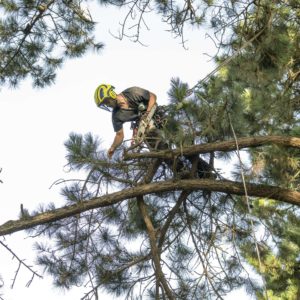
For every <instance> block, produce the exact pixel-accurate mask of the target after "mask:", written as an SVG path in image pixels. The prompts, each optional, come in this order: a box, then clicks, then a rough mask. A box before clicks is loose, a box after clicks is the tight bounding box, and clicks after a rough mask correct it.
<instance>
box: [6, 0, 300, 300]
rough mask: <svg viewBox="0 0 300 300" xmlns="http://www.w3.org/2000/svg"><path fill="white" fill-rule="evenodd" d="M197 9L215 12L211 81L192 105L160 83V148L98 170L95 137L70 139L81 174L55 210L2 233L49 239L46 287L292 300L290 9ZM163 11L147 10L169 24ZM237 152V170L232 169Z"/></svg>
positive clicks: (293, 11)
mask: <svg viewBox="0 0 300 300" xmlns="http://www.w3.org/2000/svg"><path fill="white" fill-rule="evenodd" d="M203 2H205V3H206V4H207V5H208V6H206V8H211V11H210V12H211V13H213V12H214V11H215V9H216V7H217V8H219V11H218V13H217V14H215V15H214V16H213V17H212V18H211V20H210V21H211V25H212V27H213V28H214V29H215V30H216V33H219V34H220V35H219V38H220V44H219V46H220V51H221V52H220V55H219V56H218V57H217V58H216V64H217V66H219V72H218V73H216V74H214V76H211V77H210V78H209V79H208V80H205V81H201V82H199V84H197V86H195V87H194V89H193V91H194V93H193V94H192V95H191V96H189V97H187V94H188V91H189V89H190V87H189V86H188V84H186V83H184V82H182V81H181V80H180V79H173V80H172V81H171V86H170V91H169V98H170V99H169V100H170V105H169V106H168V110H167V116H168V122H167V124H166V126H165V127H164V129H163V130H161V132H160V134H161V138H162V139H163V141H164V143H166V144H167V145H168V149H163V150H161V151H150V152H149V151H142V152H140V153H130V152H128V153H126V152H125V153H122V152H121V151H120V153H119V155H118V156H117V158H116V159H115V160H113V161H109V160H108V159H107V157H106V155H105V149H102V147H101V144H100V143H99V141H98V139H97V138H96V137H94V136H93V135H92V134H86V135H78V134H76V133H72V134H70V137H69V140H68V141H67V142H66V148H67V160H68V163H69V166H70V168H71V169H72V170H74V171H80V172H82V171H84V172H85V174H86V177H85V178H84V179H83V180H82V179H79V180H78V181H74V183H73V184H72V185H67V184H66V186H65V187H64V188H63V191H62V193H63V195H64V197H65V198H66V207H63V208H55V207H54V205H53V204H51V205H50V206H49V207H48V208H43V209H40V210H39V211H37V212H35V213H31V215H29V216H27V217H26V219H25V220H20V221H16V222H15V223H14V222H12V223H8V224H4V225H3V226H1V227H0V233H1V234H7V233H11V232H14V231H16V230H21V229H26V228H30V227H34V229H31V230H34V232H35V234H47V235H48V236H49V237H50V238H51V240H50V241H51V242H50V244H44V243H41V242H39V243H37V244H36V248H37V251H38V263H39V264H40V265H42V266H44V267H45V268H46V270H47V272H48V273H50V274H51V275H52V276H53V279H54V283H55V285H56V286H58V287H64V288H71V287H72V286H73V285H81V284H86V283H89V286H90V291H89V292H88V293H87V294H86V295H85V297H84V298H85V299H92V298H93V297H94V299H97V297H98V296H97V295H98V290H101V289H104V290H106V291H107V292H109V293H111V294H114V295H116V296H121V297H122V299H136V298H138V297H139V296H141V297H142V298H143V299H144V298H149V299H210V298H219V299H222V297H223V296H224V295H226V294H228V293H229V292H230V291H232V290H234V289H235V288H238V287H245V288H246V289H247V291H248V292H249V293H253V294H255V295H256V297H257V298H258V299H265V297H266V293H267V295H268V298H269V299H289V300H291V299H297V298H299V293H300V292H299V247H300V244H299V233H298V232H299V205H300V203H299V202H300V196H299V195H300V194H299V109H300V105H299V74H300V73H299V59H300V58H299V53H300V51H299V34H298V32H299V25H300V24H299V14H300V12H299V9H300V8H299V5H298V4H297V2H296V1H263V0H261V1H253V2H249V3H247V5H244V6H242V4H241V3H240V2H238V1H230V3H229V4H228V3H227V4H226V5H225V4H224V3H223V4H224V7H223V8H224V9H223V10H222V9H221V8H222V7H221V6H218V4H220V3H219V2H218V1H203ZM168 4H169V3H168V1H167V2H165V3H161V2H159V3H158V5H159V10H160V11H164V12H165V13H166V16H167V15H168V13H172V11H171V9H170V7H169V6H168ZM203 5H204V3H203ZM190 9H191V7H189V8H188V10H187V11H188V12H189V11H190ZM178 11H180V10H179V9H178V10H175V12H178ZM172 16H176V17H177V18H175V19H174V20H175V21H174V22H175V23H173V24H177V23H178V24H184V22H185V21H184V20H186V19H184V17H183V18H182V14H180V13H174V11H173V14H172ZM193 17H195V16H193ZM176 20H177V21H176ZM176 22H177V23H176ZM225 25H228V26H227V27H226V30H227V31H226V34H224V31H222V30H223V29H224V30H225V27H224V26H225ZM229 25H230V26H229ZM176 28H179V27H176ZM253 37H255V38H254V39H253V40H252V38H253ZM249 41H251V43H249V44H248V46H247V47H245V48H243V49H242V50H241V51H238V49H240V48H241V47H243V45H244V44H245V43H248V42H249ZM234 53H237V54H238V55H234ZM228 57H231V58H232V59H231V60H230V62H229V61H227V60H226V59H227V58H228ZM225 62H227V63H225ZM236 144H237V145H238V146H239V148H240V150H242V149H243V164H241V163H239V162H238V164H237V165H234V164H233V162H234V161H235V158H236V156H235V154H234V153H233V152H234V151H236V146H237V145H236ZM150 150H151V149H150ZM200 153H201V156H200V155H199V154H200ZM216 161H222V162H223V163H224V164H225V165H226V166H227V165H230V166H231V167H232V168H233V176H235V178H234V179H232V178H230V179H232V180H229V178H224V174H223V173H222V171H223V170H216V167H215V162H216ZM205 162H206V164H205ZM178 166H179V167H178ZM241 171H242V173H241ZM241 174H242V175H243V176H241ZM242 177H243V178H244V179H245V180H246V182H247V183H246V190H247V195H246V190H245V187H244V185H243V184H242V179H243V178H242ZM45 223H46V224H45ZM37 225H39V226H37ZM258 233H259V234H258ZM250 270H251V271H252V272H256V274H257V275H259V276H261V278H262V279H263V280H264V284H263V285H261V284H260V282H256V281H255V280H254V278H253V276H252V274H251V272H250Z"/></svg>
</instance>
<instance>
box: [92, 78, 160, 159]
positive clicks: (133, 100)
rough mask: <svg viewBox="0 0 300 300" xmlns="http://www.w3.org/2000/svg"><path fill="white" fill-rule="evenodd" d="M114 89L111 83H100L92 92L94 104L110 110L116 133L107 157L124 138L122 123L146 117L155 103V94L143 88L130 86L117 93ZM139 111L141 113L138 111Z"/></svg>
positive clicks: (110, 155)
mask: <svg viewBox="0 0 300 300" xmlns="http://www.w3.org/2000/svg"><path fill="white" fill-rule="evenodd" d="M114 89H115V87H114V86H112V85H109V84H101V85H99V86H98V87H97V88H96V91H95V94H94V99H95V102H96V105H97V106H98V107H100V108H102V109H104V110H107V111H109V112H112V124H113V128H114V131H115V133H116V135H115V138H114V141H113V143H112V145H111V147H110V148H109V150H108V152H107V154H108V157H109V158H111V157H112V155H113V154H114V152H115V150H116V149H117V148H118V147H119V146H120V145H121V144H122V142H123V140H124V131H123V124H124V123H125V122H133V121H138V120H139V119H140V118H147V115H148V114H149V112H150V111H151V109H152V108H153V106H154V105H156V95H155V94H154V93H152V92H150V91H148V90H145V89H143V88H140V87H130V88H127V89H125V90H124V91H122V92H121V93H120V94H117V93H116V92H115V90H114ZM141 111H143V114H141V113H140V112H141ZM133 129H134V128H133Z"/></svg>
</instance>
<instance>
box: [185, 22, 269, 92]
mask: <svg viewBox="0 0 300 300" xmlns="http://www.w3.org/2000/svg"><path fill="white" fill-rule="evenodd" d="M264 30H265V27H264V28H263V29H262V30H260V31H259V32H258V33H257V34H255V35H254V36H253V37H252V38H251V39H250V40H249V41H247V42H245V43H244V44H243V46H242V47H241V48H239V49H238V50H237V51H236V52H235V53H234V54H233V55H232V56H229V57H228V58H227V59H225V60H224V61H223V62H222V63H221V64H219V65H218V66H217V67H216V68H215V69H213V70H212V71H211V72H210V73H208V74H207V75H206V76H205V77H204V78H203V79H201V80H200V81H198V82H197V83H196V84H195V85H194V86H193V87H192V88H190V89H189V90H188V91H187V93H186V95H187V96H190V95H191V94H192V93H193V92H194V91H195V90H196V89H197V88H199V87H200V86H201V85H202V84H203V83H205V82H206V81H208V80H209V79H210V78H211V77H212V76H213V75H214V74H216V73H217V72H218V71H219V70H220V69H221V68H223V67H224V66H226V65H228V64H229V63H230V62H231V61H232V60H233V59H234V58H235V57H237V56H238V54H240V53H241V51H243V50H244V49H246V48H247V47H248V46H249V45H250V44H251V43H252V42H253V41H254V40H255V39H257V38H258V37H259V36H260V35H261V34H262V33H263V31H264Z"/></svg>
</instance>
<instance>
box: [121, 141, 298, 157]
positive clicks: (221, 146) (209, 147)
mask: <svg viewBox="0 0 300 300" xmlns="http://www.w3.org/2000/svg"><path fill="white" fill-rule="evenodd" d="M237 142H238V145H239V149H243V148H254V147H260V146H264V145H269V144H275V145H280V146H284V147H292V148H298V149H300V138H297V137H287V136H257V137H244V138H239V139H238V141H237ZM234 150H236V141H235V140H230V141H224V142H215V143H208V144H200V145H193V146H189V147H183V148H182V149H175V150H169V149H168V150H163V151H157V152H155V151H151V152H142V153H124V160H129V159H137V158H161V159H172V158H174V157H176V156H178V155H185V156H190V155H195V154H203V153H209V152H213V151H220V152H227V151H234Z"/></svg>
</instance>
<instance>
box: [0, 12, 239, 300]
mask: <svg viewBox="0 0 300 300" xmlns="http://www.w3.org/2000/svg"><path fill="white" fill-rule="evenodd" d="M92 14H93V15H94V19H95V20H96V21H98V22H99V24H98V28H97V34H96V35H97V37H99V39H100V40H101V41H103V42H104V43H105V44H106V47H105V48H104V50H103V51H101V53H100V54H96V53H89V54H88V55H85V56H84V57H83V58H80V59H76V60H70V61H68V62H67V63H65V64H64V66H63V68H62V69H61V70H59V72H58V76H57V79H56V83H55V84H54V85H52V86H50V87H47V88H45V89H42V90H36V89H33V88H32V86H31V82H30V80H26V81H25V82H23V83H22V84H21V85H20V86H19V88H18V89H15V90H11V89H9V88H2V89H1V91H0V143H1V144H0V168H2V172H1V173H0V180H2V181H3V184H0V201H1V209H0V223H1V224H2V223H4V222H6V221H7V220H9V219H17V218H18V215H19V212H20V204H21V203H22V204H23V205H24V207H25V208H27V209H29V211H32V210H34V209H35V208H37V207H38V205H39V204H47V203H49V202H51V201H52V202H54V203H55V204H57V206H59V205H60V204H62V203H63V202H62V199H61V196H60V188H61V186H57V185H54V186H52V184H53V183H54V182H55V181H56V180H58V179H61V178H68V177H70V174H68V173H67V170H66V169H65V168H64V165H65V164H66V160H65V154H66V151H65V148H64V145H63V144H64V142H65V141H66V140H67V139H68V135H69V133H70V132H76V133H83V134H84V133H87V132H92V133H93V134H94V135H98V136H99V137H100V138H101V140H102V141H103V145H104V146H105V147H107V148H108V147H109V145H110V144H111V142H112V139H113V136H114V132H113V130H112V127H111V116H110V114H109V113H107V112H105V111H102V110H100V109H98V108H97V107H96V106H95V103H94V100H93V94H94V90H95V88H96V86H97V85H99V84H100V83H110V84H112V85H114V86H115V87H116V91H117V92H121V91H122V90H123V89H125V88H127V87H130V86H140V87H143V88H146V89H149V90H150V91H152V92H153V93H155V94H156V95H157V96H158V102H159V103H160V104H167V103H168V98H167V91H168V89H169V84H170V80H171V78H172V77H180V78H181V80H183V81H184V82H187V83H189V84H190V86H193V85H194V84H196V83H197V81H198V80H200V79H201V78H203V77H205V75H206V74H208V73H209V72H210V71H211V70H212V69H213V64H212V62H210V61H209V57H208V56H207V55H205V53H209V54H211V55H213V54H214V53H215V52H214V51H215V50H214V49H213V44H212V42H211V40H210V39H208V38H205V33H204V32H203V31H196V30H190V31H189V33H188V35H187V38H188V41H187V43H186V46H187V47H188V50H185V49H184V48H183V47H182V46H181V44H180V40H179V39H174V38H172V35H171V34H170V33H169V32H166V31H164V30H162V28H163V26H164V28H165V29H166V26H165V25H162V24H161V23H160V22H159V21H158V18H156V17H154V16H153V15H152V17H151V18H149V20H150V19H151V21H149V23H148V25H149V27H150V29H151V30H150V31H145V32H144V33H143V35H142V41H143V42H144V43H145V44H147V45H148V46H147V47H144V46H141V45H140V44H138V43H132V42H130V41H129V40H126V39H124V40H122V41H120V40H118V39H116V38H114V37H113V36H112V35H111V34H110V33H109V30H110V31H111V32H112V33H116V34H117V32H118V29H119V25H118V23H119V19H120V16H123V17H124V16H125V12H122V11H116V10H112V9H107V8H105V9H104V8H102V9H97V11H95V9H93V11H92ZM126 135H127V138H130V136H131V133H130V132H129V130H126ZM50 186H52V188H51V189H50ZM1 241H3V239H2V238H1ZM4 242H5V243H6V244H8V245H9V247H10V248H12V249H13V250H14V251H15V253H16V254H17V255H19V257H20V258H21V259H25V260H26V262H27V263H28V264H29V265H33V266H34V259H35V253H34V251H33V247H32V242H33V241H32V239H30V238H27V239H26V236H25V234H24V233H16V234H13V235H12V236H8V237H6V238H5V241H4ZM17 267H18V263H17V262H16V260H12V256H11V255H10V254H9V252H8V251H7V250H5V249H4V248H3V247H0V274H1V275H2V277H3V279H4V280H5V286H4V288H3V289H2V290H0V295H1V294H2V297H3V299H5V300H17V299H31V300H40V299H41V296H42V299H43V300H53V299H55V300H60V299H67V300H68V299H72V300H77V299H80V298H81V296H82V295H83V290H82V289H80V290H78V289H72V290H71V291H68V292H66V293H64V292H62V291H59V290H55V289H53V288H52V286H51V279H50V278H48V277H47V276H46V278H45V279H44V280H40V279H38V278H36V279H34V281H33V283H32V284H31V286H30V287H29V288H25V285H26V283H27V281H28V280H29V279H30V278H31V274H30V273H29V272H28V271H27V270H26V269H25V268H21V269H20V273H19V276H18V278H17V281H16V283H15V287H14V288H13V289H11V288H10V284H11V279H12V278H13V277H14V272H15V270H16V269H17ZM33 268H34V269H35V270H38V268H37V267H33ZM234 298H235V297H234V296H233V295H232V296H230V297H229V298H228V299H234ZM100 299H101V300H106V299H107V300H108V299H112V298H110V297H106V296H104V295H103V296H101V297H100ZM243 299H245V298H243Z"/></svg>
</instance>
